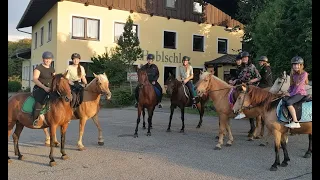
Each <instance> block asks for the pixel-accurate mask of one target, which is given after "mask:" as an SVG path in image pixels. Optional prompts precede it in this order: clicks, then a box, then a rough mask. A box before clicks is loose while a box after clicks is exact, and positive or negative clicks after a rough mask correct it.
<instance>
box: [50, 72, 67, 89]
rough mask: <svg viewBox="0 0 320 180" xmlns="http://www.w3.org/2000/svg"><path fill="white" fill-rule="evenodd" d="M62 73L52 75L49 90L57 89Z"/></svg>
mask: <svg viewBox="0 0 320 180" xmlns="http://www.w3.org/2000/svg"><path fill="white" fill-rule="evenodd" d="M63 77H64V76H63V74H62V73H59V74H56V75H54V76H53V78H52V83H51V92H54V91H57V85H58V84H60V80H61V78H63Z"/></svg>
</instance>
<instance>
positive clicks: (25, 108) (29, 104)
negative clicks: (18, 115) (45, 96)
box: [21, 96, 50, 114]
mask: <svg viewBox="0 0 320 180" xmlns="http://www.w3.org/2000/svg"><path fill="white" fill-rule="evenodd" d="M35 102H36V101H35V99H34V97H32V96H29V97H28V98H27V99H26V100H25V101H24V103H23V105H22V108H21V110H22V112H24V113H29V114H31V113H32V112H33V106H34V103H35ZM49 110H50V107H49V105H48V104H46V106H45V107H44V108H43V109H42V110H41V111H40V114H45V113H47V112H48V111H49Z"/></svg>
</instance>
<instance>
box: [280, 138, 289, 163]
mask: <svg viewBox="0 0 320 180" xmlns="http://www.w3.org/2000/svg"><path fill="white" fill-rule="evenodd" d="M287 136H288V135H287V134H286V133H283V134H282V136H281V148H282V150H283V156H284V159H283V162H282V163H281V166H282V167H286V166H288V161H290V158H289V154H288V150H287V143H286V140H287Z"/></svg>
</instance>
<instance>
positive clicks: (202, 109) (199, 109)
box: [197, 100, 204, 128]
mask: <svg viewBox="0 0 320 180" xmlns="http://www.w3.org/2000/svg"><path fill="white" fill-rule="evenodd" d="M197 109H198V112H199V114H200V120H199V123H198V125H197V128H200V127H201V126H202V118H203V114H204V104H203V103H202V101H201V100H200V103H198V104H197Z"/></svg>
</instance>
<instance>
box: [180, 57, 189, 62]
mask: <svg viewBox="0 0 320 180" xmlns="http://www.w3.org/2000/svg"><path fill="white" fill-rule="evenodd" d="M183 61H190V57H188V56H183V58H182V62H183Z"/></svg>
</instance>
